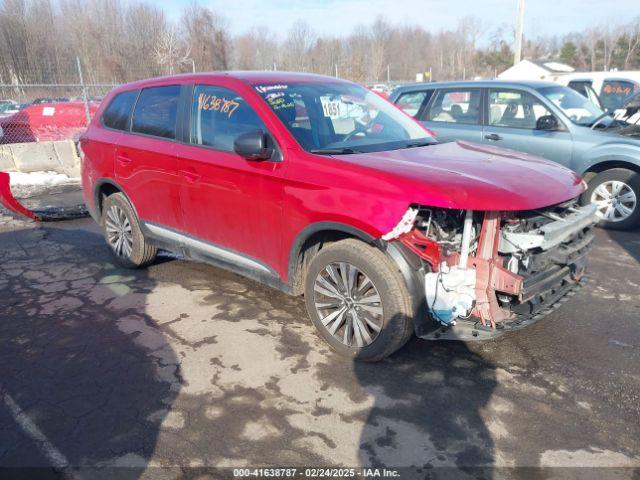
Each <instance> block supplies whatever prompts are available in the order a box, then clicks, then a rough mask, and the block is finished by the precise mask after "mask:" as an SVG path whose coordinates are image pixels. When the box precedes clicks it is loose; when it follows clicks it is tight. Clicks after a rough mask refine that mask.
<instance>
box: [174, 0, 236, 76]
mask: <svg viewBox="0 0 640 480" xmlns="http://www.w3.org/2000/svg"><path fill="white" fill-rule="evenodd" d="M182 24H183V28H184V37H185V41H186V42H187V45H189V49H190V51H191V58H192V60H193V62H195V66H196V67H195V68H197V69H199V70H226V69H228V68H229V39H228V34H227V28H226V24H225V21H224V19H223V18H222V17H221V16H219V15H218V14H216V13H215V12H214V11H213V10H210V9H208V8H204V7H202V6H200V5H198V4H197V3H196V2H195V1H194V2H193V3H191V4H190V5H189V7H187V9H186V11H185V12H184V14H183V16H182Z"/></svg>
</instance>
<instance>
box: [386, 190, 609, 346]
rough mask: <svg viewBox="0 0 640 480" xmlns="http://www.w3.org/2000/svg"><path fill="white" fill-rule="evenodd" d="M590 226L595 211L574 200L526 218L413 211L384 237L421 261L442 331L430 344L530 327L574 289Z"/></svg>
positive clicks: (526, 214) (431, 308) (590, 236)
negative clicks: (443, 340)
mask: <svg viewBox="0 0 640 480" xmlns="http://www.w3.org/2000/svg"><path fill="white" fill-rule="evenodd" d="M596 223H597V217H596V207H595V205H587V206H579V205H578V204H577V202H575V201H570V202H566V203H563V204H560V205H554V206H551V207H547V208H544V209H540V210H534V211H524V212H480V211H471V210H452V209H444V208H427V207H417V206H416V207H412V208H410V209H409V210H408V211H407V214H405V216H404V217H403V220H402V221H401V222H400V223H399V224H398V226H397V227H396V228H394V230H392V231H391V232H389V234H388V235H387V236H386V237H387V238H385V239H386V240H387V241H399V242H401V243H402V244H403V245H404V246H405V247H406V248H408V249H409V250H410V251H412V252H413V253H414V254H416V255H418V256H419V257H420V259H421V260H422V261H423V263H424V266H425V272H426V273H425V274H424V295H425V300H426V305H427V307H428V311H429V315H430V316H431V318H432V319H433V320H435V321H436V322H437V323H438V324H440V325H441V326H442V327H443V328H441V329H439V331H438V332H435V333H434V335H433V338H434V339H435V338H457V339H478V338H487V337H491V336H495V335H496V334H500V333H503V332H504V331H507V330H512V329H516V328H521V327H522V326H525V325H527V324H529V323H532V321H534V319H536V320H537V318H538V317H540V314H541V313H542V312H543V311H547V310H549V309H550V308H552V307H553V306H554V305H556V304H557V303H558V302H559V301H560V300H561V299H562V298H563V297H565V296H566V294H567V293H569V292H570V291H571V290H572V289H573V287H575V286H577V285H578V284H579V283H580V280H581V279H582V277H583V275H584V272H585V266H586V262H585V257H586V254H587V252H588V251H589V250H590V248H591V244H592V241H593V232H592V228H593V226H594V225H595V224H596ZM383 238H384V237H383ZM453 332H455V334H453V335H452V333H453ZM423 338H430V337H423ZM430 339H431V338H430Z"/></svg>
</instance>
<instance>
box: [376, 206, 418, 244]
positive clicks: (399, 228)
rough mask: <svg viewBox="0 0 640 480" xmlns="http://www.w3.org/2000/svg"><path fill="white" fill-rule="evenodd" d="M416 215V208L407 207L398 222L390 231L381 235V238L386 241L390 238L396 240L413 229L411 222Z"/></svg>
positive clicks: (412, 222)
mask: <svg viewBox="0 0 640 480" xmlns="http://www.w3.org/2000/svg"><path fill="white" fill-rule="evenodd" d="M417 216H418V209H417V208H411V207H409V209H408V210H407V211H406V212H405V214H404V215H403V216H402V218H401V219H400V221H399V222H398V224H397V225H396V226H395V227H393V229H392V230H391V231H390V232H387V233H385V234H384V235H383V236H382V240H385V241H387V242H388V241H390V240H396V239H397V238H398V237H400V236H401V235H403V234H405V233H409V232H410V231H411V230H412V229H413V224H414V223H415V221H416V217H417Z"/></svg>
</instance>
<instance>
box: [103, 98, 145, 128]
mask: <svg viewBox="0 0 640 480" xmlns="http://www.w3.org/2000/svg"><path fill="white" fill-rule="evenodd" d="M137 97H138V90H132V91H129V92H122V93H119V94H118V95H116V96H115V97H113V100H111V103H110V104H109V106H108V107H107V109H106V110H105V111H104V113H103V114H102V124H103V125H104V126H105V127H108V128H113V129H115V130H124V131H127V130H129V118H130V116H131V110H132V109H133V104H134V103H136V98H137Z"/></svg>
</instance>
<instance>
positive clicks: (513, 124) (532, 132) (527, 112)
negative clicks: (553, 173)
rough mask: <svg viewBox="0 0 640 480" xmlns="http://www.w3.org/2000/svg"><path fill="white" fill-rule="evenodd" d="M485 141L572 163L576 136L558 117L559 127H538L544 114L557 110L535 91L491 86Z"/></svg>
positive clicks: (566, 163) (565, 164)
mask: <svg viewBox="0 0 640 480" xmlns="http://www.w3.org/2000/svg"><path fill="white" fill-rule="evenodd" d="M488 100H489V101H488V102H487V106H488V112H487V115H486V118H487V122H486V125H485V126H484V130H483V135H482V141H483V142H484V143H487V144H491V145H495V146H497V147H503V148H509V149H512V150H518V151H520V152H525V153H530V154H532V155H538V156H540V157H544V158H546V159H548V160H553V161H555V162H558V163H561V164H562V165H564V166H566V167H570V165H571V156H572V153H573V139H572V137H571V133H569V131H568V130H567V129H566V127H565V126H564V125H563V123H562V121H561V120H560V119H559V118H557V116H556V120H557V122H558V129H557V130H553V131H550V130H541V129H538V128H537V122H538V119H540V117H542V116H545V115H553V113H552V112H551V111H550V110H549V109H548V108H547V107H546V106H545V105H544V104H543V103H542V102H541V101H540V100H538V99H537V98H536V97H534V96H533V95H532V94H530V93H528V92H525V91H521V90H513V89H500V88H497V89H490V90H489V95H488Z"/></svg>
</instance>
